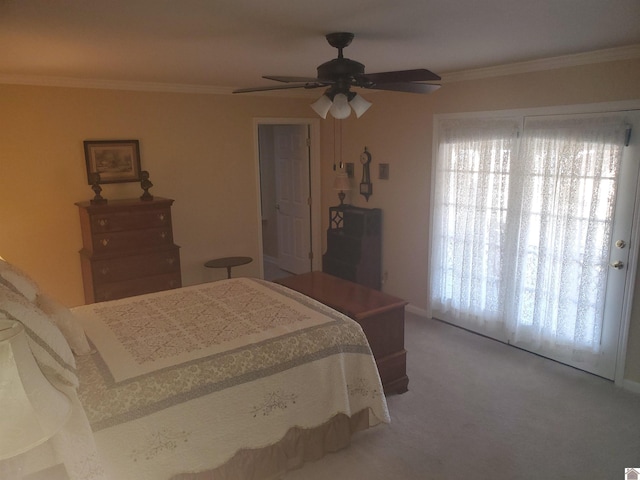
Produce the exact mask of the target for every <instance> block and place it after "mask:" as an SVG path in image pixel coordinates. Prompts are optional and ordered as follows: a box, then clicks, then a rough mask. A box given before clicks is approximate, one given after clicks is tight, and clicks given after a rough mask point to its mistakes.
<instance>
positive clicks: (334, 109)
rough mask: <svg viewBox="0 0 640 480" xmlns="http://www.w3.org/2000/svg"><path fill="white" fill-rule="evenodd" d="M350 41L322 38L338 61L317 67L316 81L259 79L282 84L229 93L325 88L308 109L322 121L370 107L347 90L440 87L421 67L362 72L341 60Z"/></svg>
mask: <svg viewBox="0 0 640 480" xmlns="http://www.w3.org/2000/svg"><path fill="white" fill-rule="evenodd" d="M353 38H354V34H353V33H347V32H337V33H330V34H328V35H326V39H327V42H329V45H331V46H332V47H335V48H337V49H338V58H334V59H333V60H329V61H328V62H325V63H323V64H322V65H320V66H319V67H318V69H317V70H318V76H317V77H316V78H313V77H287V76H275V75H267V76H263V77H262V78H266V79H268V80H275V81H277V82H282V83H284V85H273V86H265V87H249V88H239V89H237V90H234V92H233V93H247V92H260V91H268V90H284V89H288V88H306V89H310V88H319V87H328V88H327V90H326V91H325V92H324V94H323V95H322V96H321V97H320V98H319V99H318V100H317V101H316V102H315V103H313V104H312V105H311V107H312V108H313V109H314V110H315V111H316V113H318V115H320V116H321V117H322V118H326V116H327V113H328V112H331V114H332V115H333V116H334V117H335V118H338V119H341V118H346V117H348V116H349V114H350V113H351V110H352V109H353V110H354V112H355V113H356V115H357V116H358V117H360V116H361V115H362V114H363V113H364V112H365V111H366V110H367V109H368V108H369V107H370V106H371V103H370V102H368V101H367V100H365V99H364V98H362V97H361V96H359V95H358V94H356V93H355V92H352V91H351V87H359V88H370V89H376V90H391V91H396V92H408V93H431V92H433V91H435V90H437V89H438V88H440V85H438V84H437V83H434V82H439V81H440V77H439V76H438V75H436V74H435V73H433V72H431V71H429V70H427V69H424V68H420V69H414V70H397V71H392V72H381V73H365V71H364V65H363V64H362V63H360V62H356V61H355V60H351V59H349V58H345V57H344V55H343V53H342V50H343V49H344V48H345V47H347V46H349V45H350V44H351V41H352V40H353Z"/></svg>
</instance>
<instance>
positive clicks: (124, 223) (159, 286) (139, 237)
mask: <svg viewBox="0 0 640 480" xmlns="http://www.w3.org/2000/svg"><path fill="white" fill-rule="evenodd" d="M172 204H173V200H171V199H167V198H158V197H155V198H154V199H153V200H150V201H142V200H140V199H138V198H135V199H126V200H109V203H106V204H101V205H92V204H91V203H90V202H79V203H76V205H77V206H78V208H79V210H80V227H81V230H82V244H83V248H82V250H80V260H81V264H82V279H83V283H84V298H85V302H86V303H94V302H102V301H105V300H115V299H118V298H123V297H130V296H133V295H141V294H143V293H151V292H157V291H159V290H168V289H171V288H178V287H180V286H182V280H181V275H180V250H179V248H180V247H178V246H177V245H175V244H174V243H173V228H172V224H171V205H172Z"/></svg>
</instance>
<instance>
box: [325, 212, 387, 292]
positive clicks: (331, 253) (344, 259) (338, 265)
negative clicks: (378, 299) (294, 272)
mask: <svg viewBox="0 0 640 480" xmlns="http://www.w3.org/2000/svg"><path fill="white" fill-rule="evenodd" d="M381 231H382V210H380V209H379V208H360V207H352V206H342V207H330V208H329V229H328V230H327V251H326V253H325V254H324V255H323V256H322V271H323V272H325V273H328V274H330V275H334V276H336V277H340V278H343V279H345V280H349V281H351V282H355V283H359V284H360V285H365V286H367V287H369V288H374V289H376V290H380V288H381V287H382V272H381V270H382V242H381Z"/></svg>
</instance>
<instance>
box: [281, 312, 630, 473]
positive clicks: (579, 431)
mask: <svg viewBox="0 0 640 480" xmlns="http://www.w3.org/2000/svg"><path fill="white" fill-rule="evenodd" d="M405 337H406V348H407V351H408V357H407V358H408V366H407V370H408V372H407V373H408V376H409V391H408V392H407V393H405V394H402V395H392V396H389V397H387V401H388V405H389V411H390V414H391V419H392V420H391V424H389V425H380V426H377V427H374V428H372V429H370V430H367V431H365V432H361V433H358V434H357V435H355V436H354V438H353V439H352V443H351V446H350V447H348V448H347V449H344V450H342V451H339V452H336V453H332V454H329V455H327V456H325V457H324V458H323V459H321V460H319V461H316V462H311V463H308V464H306V465H304V466H303V467H302V468H300V469H298V470H294V471H291V472H289V473H287V474H286V475H285V476H283V477H282V479H283V480H342V479H345V480H365V479H366V480H390V479H406V480H418V479H419V480H426V479H443V480H458V479H459V480H463V479H464V480H468V479H474V480H477V479H487V480H489V479H490V480H503V479H504V480H507V479H509V480H515V479H522V480H525V479H532V480H533V479H536V480H539V479H549V480H555V479H580V480H587V479H588V480H591V479H593V480H600V479H603V480H609V479H612V480H615V479H621V480H622V479H623V478H624V472H625V467H638V466H640V395H638V394H636V393H632V392H628V391H626V390H623V389H620V388H618V387H615V386H614V385H613V383H612V382H609V381H607V380H604V379H602V378H599V377H596V376H593V375H590V374H588V373H585V372H582V371H579V370H575V369H573V368H571V367H567V366H565V365H561V364H559V363H556V362H553V361H551V360H548V359H545V358H542V357H539V356H537V355H534V354H531V353H528V352H525V351H522V350H518V349H516V348H514V347H510V346H508V345H504V344H502V343H499V342H496V341H493V340H490V339H487V338H484V337H481V336H478V335H475V334H472V333H469V332H467V331H464V330H461V329H459V328H456V327H453V326H450V325H447V324H444V323H441V322H438V321H435V320H425V319H422V318H418V317H417V316H413V315H411V314H407V319H406V335H405Z"/></svg>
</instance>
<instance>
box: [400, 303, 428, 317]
mask: <svg viewBox="0 0 640 480" xmlns="http://www.w3.org/2000/svg"><path fill="white" fill-rule="evenodd" d="M404 308H405V311H407V312H408V313H413V314H414V315H417V316H418V317H422V318H431V317H430V316H429V314H428V313H427V311H426V310H425V309H424V308H419V307H416V306H415V305H411V304H408V305H407V306H406V307H404Z"/></svg>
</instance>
